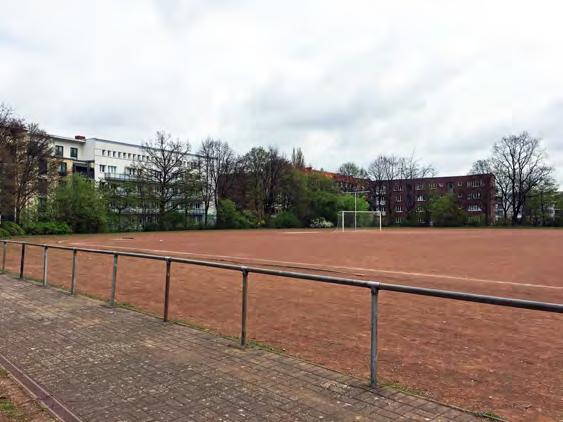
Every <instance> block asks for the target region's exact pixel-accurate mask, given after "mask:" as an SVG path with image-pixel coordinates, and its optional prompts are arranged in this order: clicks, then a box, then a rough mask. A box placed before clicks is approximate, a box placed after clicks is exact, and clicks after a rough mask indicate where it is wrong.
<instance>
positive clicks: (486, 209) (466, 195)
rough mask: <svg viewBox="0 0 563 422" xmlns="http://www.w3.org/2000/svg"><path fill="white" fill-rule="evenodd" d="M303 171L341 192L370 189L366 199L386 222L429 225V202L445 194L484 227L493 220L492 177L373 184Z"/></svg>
mask: <svg viewBox="0 0 563 422" xmlns="http://www.w3.org/2000/svg"><path fill="white" fill-rule="evenodd" d="M306 172H309V173H319V174H323V175H325V176H327V177H330V178H331V179H333V180H334V181H335V182H336V184H337V185H338V186H339V187H340V189H341V190H342V191H343V192H347V191H353V190H369V191H370V193H369V194H366V199H367V200H368V201H369V202H370V204H371V208H372V209H373V210H381V211H382V212H384V213H385V215H386V216H387V219H388V222H389V223H402V222H405V221H406V220H407V219H410V221H412V222H414V223H419V224H427V223H429V221H428V213H427V204H428V199H429V198H430V197H431V196H434V195H438V196H441V195H446V194H451V195H453V196H454V198H455V199H456V200H457V203H458V205H459V207H460V208H462V209H463V210H464V211H465V212H466V213H467V214H468V216H469V217H470V218H481V219H482V220H483V222H484V223H485V224H492V223H494V221H495V215H496V189H495V177H494V175H492V174H477V175H471V176H451V177H426V178H422V179H409V180H393V181H389V180H382V181H372V180H369V179H357V178H354V177H351V176H344V175H342V174H338V173H330V172H321V171H318V170H313V169H311V168H308V169H306Z"/></svg>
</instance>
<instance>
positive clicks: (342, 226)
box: [336, 211, 382, 231]
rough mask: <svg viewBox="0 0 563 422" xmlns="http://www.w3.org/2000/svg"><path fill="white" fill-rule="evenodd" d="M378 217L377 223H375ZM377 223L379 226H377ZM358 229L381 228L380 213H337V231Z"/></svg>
mask: <svg viewBox="0 0 563 422" xmlns="http://www.w3.org/2000/svg"><path fill="white" fill-rule="evenodd" d="M377 217H379V222H377ZM377 223H379V224H377ZM358 227H361V228H365V227H379V231H381V230H382V227H381V211H339V212H338V223H337V226H336V228H337V230H342V231H345V230H346V229H352V230H357V229H358Z"/></svg>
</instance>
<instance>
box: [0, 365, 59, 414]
mask: <svg viewBox="0 0 563 422" xmlns="http://www.w3.org/2000/svg"><path fill="white" fill-rule="evenodd" d="M0 422H55V419H53V418H52V417H51V415H50V414H49V412H47V410H45V409H43V408H42V407H41V406H40V405H39V404H38V403H37V402H36V401H35V400H34V399H32V398H31V397H30V396H29V395H28V394H27V393H26V392H25V391H24V390H23V389H22V388H21V387H20V386H19V385H18V384H17V383H16V381H14V380H13V379H12V378H10V377H9V376H8V373H7V372H6V371H5V370H4V369H3V368H2V367H1V366H0Z"/></svg>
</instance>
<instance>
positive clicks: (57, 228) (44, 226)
mask: <svg viewBox="0 0 563 422" xmlns="http://www.w3.org/2000/svg"><path fill="white" fill-rule="evenodd" d="M26 231H27V232H28V233H29V234H35V235H37V234H39V235H45V234H69V233H72V230H71V229H70V227H69V226H68V224H66V223H60V222H56V221H49V222H38V223H30V224H29V225H28V226H26Z"/></svg>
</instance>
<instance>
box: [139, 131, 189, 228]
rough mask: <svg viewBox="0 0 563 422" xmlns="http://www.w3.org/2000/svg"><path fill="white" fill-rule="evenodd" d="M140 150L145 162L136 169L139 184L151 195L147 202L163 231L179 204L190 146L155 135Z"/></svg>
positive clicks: (161, 134)
mask: <svg viewBox="0 0 563 422" xmlns="http://www.w3.org/2000/svg"><path fill="white" fill-rule="evenodd" d="M142 150H143V152H144V154H145V156H146V159H144V160H142V161H139V162H138V164H137V166H136V167H137V169H136V170H137V176H138V180H139V182H140V183H141V184H145V185H146V187H147V189H148V191H149V192H150V193H152V195H151V196H152V198H151V200H149V202H153V203H154V205H155V206H156V208H157V215H158V224H159V226H160V227H161V228H164V226H165V224H166V217H167V216H168V215H169V214H170V213H171V212H174V211H176V210H178V206H179V205H180V204H181V201H180V200H179V195H180V192H181V188H182V184H183V183H184V181H185V179H184V176H185V174H186V172H187V171H188V165H187V163H188V162H189V160H190V156H189V152H190V144H189V143H188V142H187V141H186V142H182V141H180V140H179V139H173V138H172V135H170V134H168V133H165V132H157V133H156V135H155V137H154V139H152V140H150V141H147V142H145V143H144V144H143V145H142ZM183 205H184V206H186V204H183Z"/></svg>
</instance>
